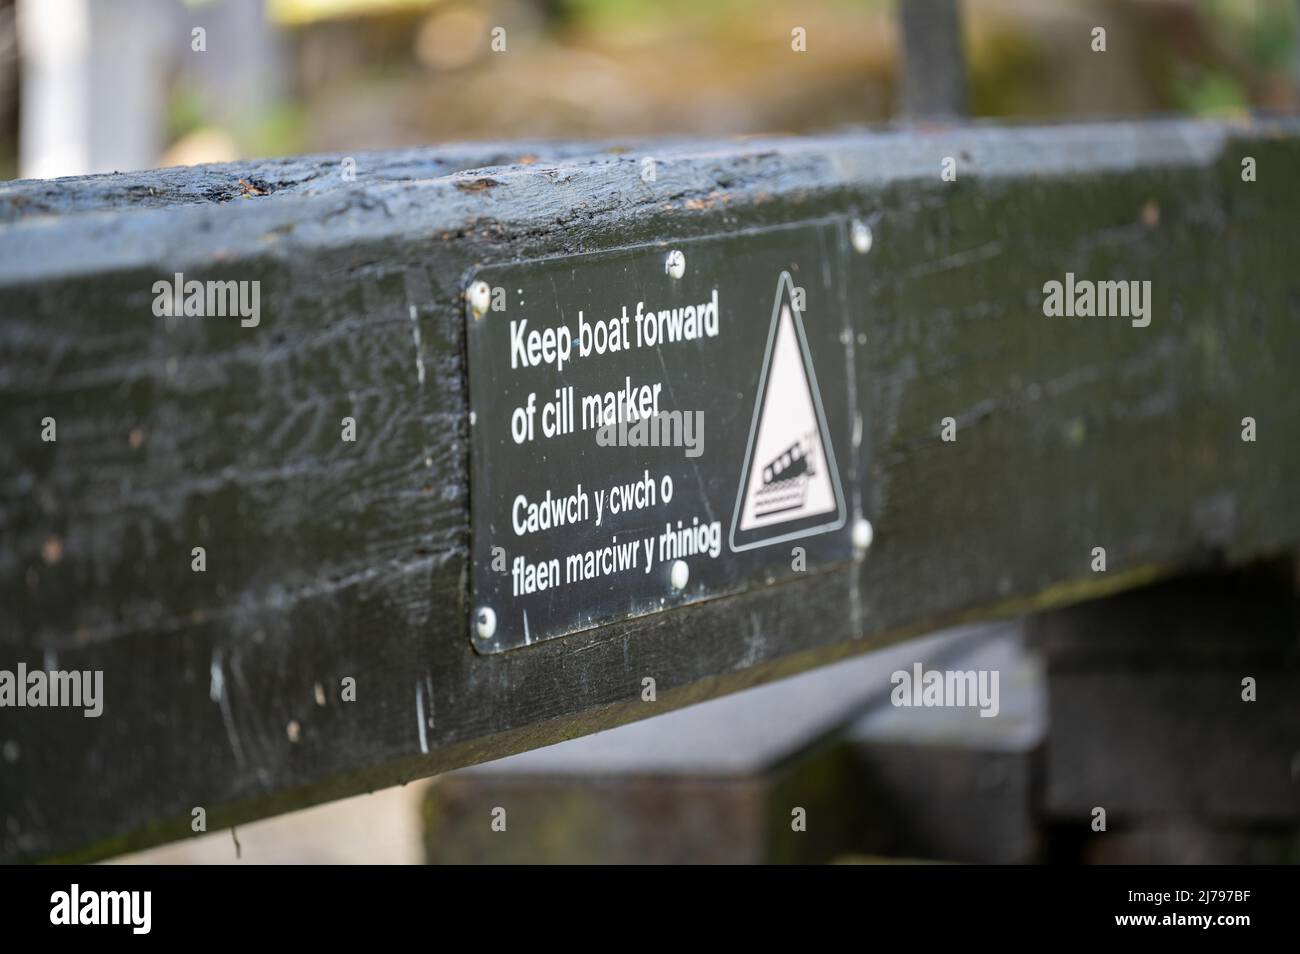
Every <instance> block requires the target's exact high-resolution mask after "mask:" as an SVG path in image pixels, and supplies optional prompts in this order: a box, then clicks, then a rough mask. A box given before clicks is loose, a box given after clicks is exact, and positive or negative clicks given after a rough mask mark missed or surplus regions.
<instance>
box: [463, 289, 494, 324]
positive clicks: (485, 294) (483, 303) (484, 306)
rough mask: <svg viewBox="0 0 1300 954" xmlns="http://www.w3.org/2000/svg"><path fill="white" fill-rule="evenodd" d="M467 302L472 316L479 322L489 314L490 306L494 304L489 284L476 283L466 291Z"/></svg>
mask: <svg viewBox="0 0 1300 954" xmlns="http://www.w3.org/2000/svg"><path fill="white" fill-rule="evenodd" d="M465 300H466V301H467V302H469V310H470V314H472V315H473V316H474V318H475V320H478V319H479V318H482V317H483V316H484V315H486V314H487V310H488V306H489V305H490V304H492V289H491V288H489V287H488V283H487V282H484V281H477V282H474V284H472V285H470V286H469V288H467V289H466V290H465Z"/></svg>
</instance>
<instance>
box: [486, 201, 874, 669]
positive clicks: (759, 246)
mask: <svg viewBox="0 0 1300 954" xmlns="http://www.w3.org/2000/svg"><path fill="white" fill-rule="evenodd" d="M851 254H852V253H851V252H850V251H849V245H848V241H847V230H846V227H845V223H844V222H843V221H841V220H838V219H827V220H822V221H818V222H813V223H804V224H799V225H791V226H778V227H773V228H763V229H753V230H749V231H744V232H740V233H737V234H733V235H724V236H715V237H710V238H701V239H691V240H688V241H683V242H674V243H665V244H655V245H645V246H636V247H632V248H623V249H616V250H612V251H605V252H598V253H594V254H591V255H577V256H568V257H562V258H550V259H539V260H536V261H529V262H522V263H512V264H508V265H493V266H487V267H484V268H482V269H479V270H478V271H477V272H476V273H475V274H474V275H472V276H471V277H470V279H469V281H468V282H467V286H466V289H465V291H466V296H465V298H466V304H465V310H466V318H465V320H466V342H467V353H468V360H469V402H470V410H471V415H470V518H471V528H470V529H471V533H470V548H471V574H470V581H471V589H472V594H471V596H472V603H471V607H470V618H469V619H468V620H467V623H468V627H469V632H470V639H471V641H472V643H473V646H474V648H475V649H476V650H478V651H479V652H483V653H493V652H501V651H503V650H507V649H514V648H516V647H525V646H529V645H531V644H533V643H536V642H539V641H541V640H547V639H552V638H554V637H557V636H562V635H564V634H566V633H573V632H577V631H579V630H583V629H588V628H590V627H594V626H600V625H602V624H605V623H610V622H614V621H618V620H626V619H630V618H633V617H636V616H641V615H644V614H647V613H657V612H664V611H668V610H671V609H673V608H674V607H677V606H682V605H686V604H690V603H693V602H696V601H699V600H705V599H713V598H716V597H719V596H726V595H728V594H733V593H738V592H743V591H744V590H746V589H748V588H750V587H754V586H762V585H766V584H768V583H770V582H772V581H774V580H778V579H783V578H788V577H790V576H793V575H795V574H796V573H813V572H817V571H819V570H822V569H825V568H827V567H830V566H833V565H835V564H838V563H840V562H843V561H845V560H848V559H851V558H852V554H853V548H852V542H851V540H850V539H849V533H848V528H847V520H846V514H847V508H846V506H845V504H846V501H845V488H846V487H851V486H853V485H852V482H851V471H847V470H846V469H845V468H846V466H851V464H852V461H853V460H854V459H855V456H856V454H855V451H856V448H854V447H853V444H852V441H853V433H854V429H853V426H852V421H853V419H854V414H855V409H854V408H853V407H852V405H851V402H852V395H853V389H852V388H850V387H849V386H848V380H847V374H848V370H847V369H848V368H849V367H850V365H851V362H850V361H849V354H848V349H851V348H852V347H854V345H855V338H854V336H853V335H852V334H850V333H849V316H848V315H847V314H846V313H845V310H844V309H845V306H844V302H845V301H846V299H847V295H846V291H845V287H844V276H845V269H846V260H847V259H848V258H849V256H850V255H851ZM837 452H840V454H839V456H837ZM796 550H797V551H798V552H797V553H796V552H795V551H796Z"/></svg>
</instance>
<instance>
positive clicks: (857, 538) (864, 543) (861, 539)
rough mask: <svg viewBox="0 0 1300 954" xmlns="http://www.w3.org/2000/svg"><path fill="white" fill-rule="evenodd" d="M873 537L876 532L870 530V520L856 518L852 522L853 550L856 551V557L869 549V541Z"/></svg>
mask: <svg viewBox="0 0 1300 954" xmlns="http://www.w3.org/2000/svg"><path fill="white" fill-rule="evenodd" d="M875 536H876V532H875V530H873V529H872V528H871V521H870V520H866V519H863V518H858V519H857V520H855V521H853V549H855V550H857V551H858V556H861V555H862V554H864V553H866V552H867V550H869V549H870V548H871V541H872V540H874V539H875Z"/></svg>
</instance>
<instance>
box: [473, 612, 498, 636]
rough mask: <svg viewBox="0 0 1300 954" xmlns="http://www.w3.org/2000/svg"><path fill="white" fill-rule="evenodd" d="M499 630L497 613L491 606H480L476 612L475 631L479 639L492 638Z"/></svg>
mask: <svg viewBox="0 0 1300 954" xmlns="http://www.w3.org/2000/svg"><path fill="white" fill-rule="evenodd" d="M496 631H497V614H496V611H495V610H493V609H492V607H490V606H480V607H479V608H478V612H477V613H475V614H474V633H475V635H476V636H478V638H479V639H491V638H492V635H493V634H494V633H495V632H496Z"/></svg>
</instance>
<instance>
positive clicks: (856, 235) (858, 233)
mask: <svg viewBox="0 0 1300 954" xmlns="http://www.w3.org/2000/svg"><path fill="white" fill-rule="evenodd" d="M849 241H851V242H852V243H853V248H854V250H855V251H857V252H858V253H860V254H862V255H866V254H867V253H868V252H870V251H871V243H872V241H874V240H873V239H872V236H871V226H870V225H868V224H867V223H866V222H863V221H862V220H861V219H854V220H853V223H852V224H851V225H850V226H849Z"/></svg>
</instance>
